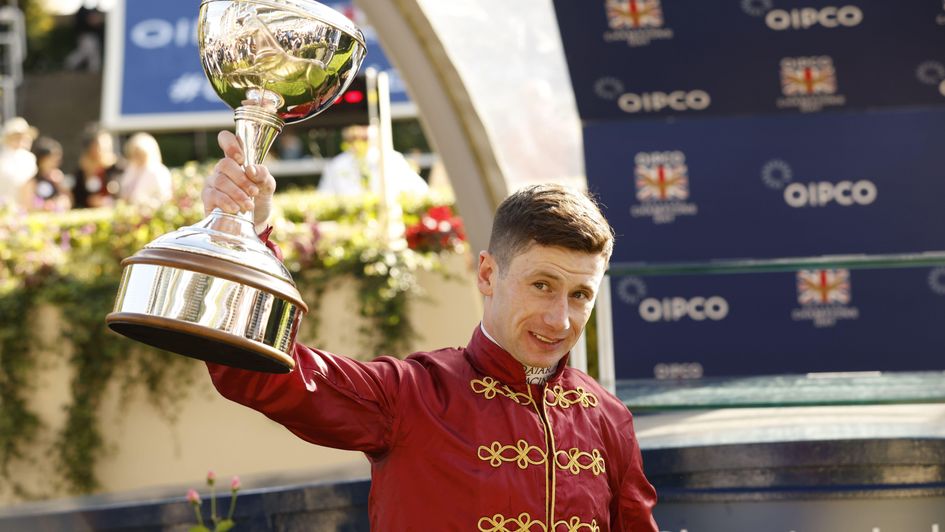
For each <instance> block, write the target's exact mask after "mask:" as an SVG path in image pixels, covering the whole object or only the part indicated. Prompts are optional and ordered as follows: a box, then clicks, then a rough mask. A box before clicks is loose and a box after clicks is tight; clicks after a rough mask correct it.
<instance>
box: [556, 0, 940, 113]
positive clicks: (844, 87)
mask: <svg viewBox="0 0 945 532" xmlns="http://www.w3.org/2000/svg"><path fill="white" fill-rule="evenodd" d="M555 10H556V12H557V17H558V24H559V26H560V29H561V35H562V40H563V43H564V48H565V55H566V57H567V60H568V66H569V69H570V72H571V79H572V84H573V86H574V93H575V97H576V99H577V104H578V109H579V112H580V115H581V117H582V118H583V119H584V120H605V119H627V118H646V117H654V116H667V115H679V116H698V115H706V114H714V115H717V114H758V113H799V112H811V111H821V110H842V109H867V108H876V107H887V106H914V105H924V106H928V105H936V106H937V105H943V104H945V46H943V45H942V43H943V42H945V40H943V39H945V6H943V4H942V2H941V1H940V0H911V1H908V2H891V1H889V0H854V1H849V2H834V1H823V0H820V1H817V0H777V1H775V0H725V1H719V2H678V1H671V0H663V1H660V0H595V1H593V2H588V1H587V0H555Z"/></svg>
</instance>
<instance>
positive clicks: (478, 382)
mask: <svg viewBox="0 0 945 532" xmlns="http://www.w3.org/2000/svg"><path fill="white" fill-rule="evenodd" d="M469 386H470V387H471V388H472V390H473V391H474V392H476V393H481V394H482V395H483V397H485V398H486V399H493V398H495V396H496V394H498V395H502V396H505V397H508V398H509V399H511V400H513V401H515V402H516V403H518V404H520V405H528V404H532V398H531V397H529V396H528V394H524V393H518V392H516V391H514V390H512V389H511V388H509V387H508V386H507V385H505V384H502V383H501V382H499V381H497V380H495V379H493V378H492V377H483V378H482V379H473V380H471V381H469Z"/></svg>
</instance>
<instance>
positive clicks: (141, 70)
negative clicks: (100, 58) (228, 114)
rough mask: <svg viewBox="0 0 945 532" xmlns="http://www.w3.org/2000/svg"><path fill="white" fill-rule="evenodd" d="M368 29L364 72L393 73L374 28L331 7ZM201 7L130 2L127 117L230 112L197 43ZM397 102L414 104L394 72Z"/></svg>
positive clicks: (186, 0) (179, 1) (183, 0)
mask: <svg viewBox="0 0 945 532" xmlns="http://www.w3.org/2000/svg"><path fill="white" fill-rule="evenodd" d="M328 5H330V6H331V7H333V8H334V9H336V10H338V11H341V12H343V13H345V14H347V15H348V16H349V17H352V18H354V19H355V20H356V22H357V23H358V25H359V26H361V27H362V28H363V29H364V33H365V38H366V41H367V48H368V55H367V57H366V58H365V61H364V64H363V65H362V69H363V68H367V67H374V68H376V69H377V70H379V71H391V65H390V61H389V60H388V59H387V57H386V56H385V54H384V52H383V50H382V49H381V45H380V43H379V42H378V40H377V35H376V33H375V32H374V30H373V28H371V27H370V26H368V25H366V21H365V20H364V17H363V16H362V15H361V13H360V11H356V10H354V9H353V8H352V7H351V3H350V2H345V3H337V2H336V3H329V4H328ZM198 9H199V2H194V0H165V1H161V2H154V1H151V0H127V2H126V4H125V31H124V57H123V59H122V72H121V114H122V115H123V116H134V115H148V114H168V113H192V112H212V111H226V110H227V109H228V107H227V106H226V105H225V104H224V103H223V102H222V101H221V100H220V98H219V97H217V95H216V93H214V92H213V89H212V88H211V86H210V83H209V82H208V81H207V79H206V77H205V76H204V73H203V69H202V68H201V66H200V57H199V54H198V49H197V41H196V24H197V12H198ZM391 78H392V79H391V102H392V103H403V102H407V101H409V98H408V96H407V93H406V88H405V86H404V84H403V82H402V81H401V80H400V77H399V76H398V75H397V74H396V72H393V71H391Z"/></svg>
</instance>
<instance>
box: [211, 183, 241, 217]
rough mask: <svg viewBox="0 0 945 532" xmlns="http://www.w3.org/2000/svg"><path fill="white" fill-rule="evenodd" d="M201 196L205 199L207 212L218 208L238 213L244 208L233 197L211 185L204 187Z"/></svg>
mask: <svg viewBox="0 0 945 532" xmlns="http://www.w3.org/2000/svg"><path fill="white" fill-rule="evenodd" d="M200 198H201V199H202V200H203V210H204V213H205V214H210V212H211V211H212V210H213V209H216V208H219V209H220V210H222V211H223V212H226V213H230V214H236V213H238V212H240V211H241V210H243V209H241V208H240V206H239V205H237V203H236V202H235V201H233V199H231V198H230V197H229V196H227V195H226V194H224V193H223V192H220V191H219V190H217V189H215V188H213V187H211V186H207V187H204V189H203V192H201V194H200Z"/></svg>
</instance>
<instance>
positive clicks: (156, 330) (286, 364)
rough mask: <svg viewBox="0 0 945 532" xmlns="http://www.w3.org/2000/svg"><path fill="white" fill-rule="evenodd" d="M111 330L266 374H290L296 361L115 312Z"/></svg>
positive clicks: (173, 323)
mask: <svg viewBox="0 0 945 532" xmlns="http://www.w3.org/2000/svg"><path fill="white" fill-rule="evenodd" d="M107 322H108V327H109V328H110V329H111V330H113V331H115V332H117V333H118V334H121V335H123V336H127V337H128V338H131V339H132V340H136V341H138V342H141V343H144V344H147V345H150V346H152V347H157V348H159V349H164V350H166V351H171V352H172V353H177V354H179V355H184V356H187V357H191V358H196V359H199V360H204V361H206V362H213V363H215V364H223V365H225V366H231V367H234V368H240V369H248V370H252V371H261V372H264V373H288V372H290V371H292V368H293V367H295V361H294V360H293V359H292V357H290V356H289V355H288V354H286V353H283V352H282V351H279V350H277V349H273V348H271V347H269V346H266V345H261V344H259V343H258V342H253V341H252V340H247V339H243V338H239V337H234V336H233V335H231V334H229V333H222V332H219V331H217V330H215V329H210V328H207V327H202V326H199V325H193V324H189V323H186V322H180V321H178V320H171V319H166V318H155V317H154V316H147V315H141V314H131V313H112V314H109V315H108V318H107Z"/></svg>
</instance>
